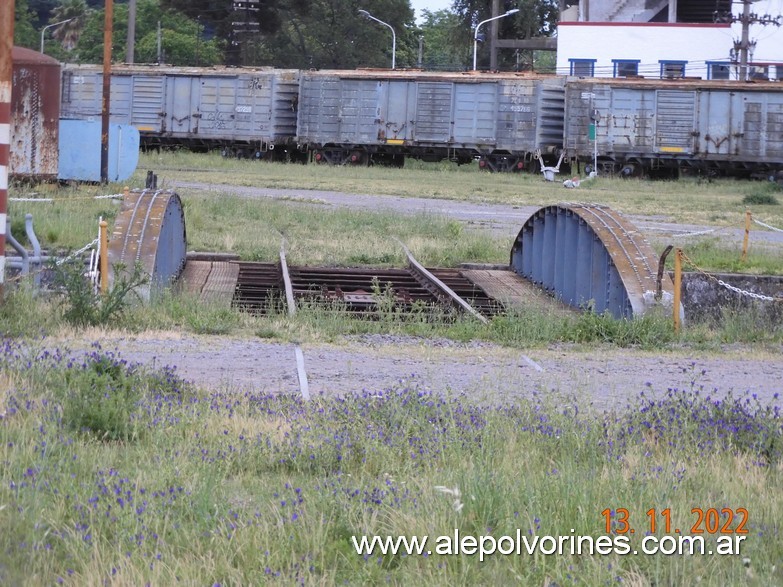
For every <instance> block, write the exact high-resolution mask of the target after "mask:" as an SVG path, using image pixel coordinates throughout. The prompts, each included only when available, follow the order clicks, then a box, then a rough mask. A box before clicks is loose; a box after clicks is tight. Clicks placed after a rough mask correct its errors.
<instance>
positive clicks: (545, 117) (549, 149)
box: [297, 71, 564, 170]
mask: <svg viewBox="0 0 783 587" xmlns="http://www.w3.org/2000/svg"><path fill="white" fill-rule="evenodd" d="M563 99H564V98H563V80H562V78H541V77H525V76H517V75H512V74H489V75H487V74H482V75H480V76H479V75H471V74H461V73H451V74H444V73H441V74H438V73H424V72H417V71H414V72H387V71H384V72H380V71H320V72H307V73H303V74H302V77H301V83H300V89H299V117H298V123H297V141H298V142H299V143H300V144H307V145H309V146H310V148H312V149H313V152H314V158H315V160H316V161H319V162H326V163H332V164H359V165H366V164H368V163H370V162H381V163H389V162H392V164H395V165H397V164H400V163H401V161H402V158H404V157H412V158H417V159H421V160H424V161H440V160H444V159H449V160H453V161H457V162H458V163H467V162H470V161H472V160H473V159H476V158H477V159H480V162H481V164H482V167H484V168H489V169H494V170H512V169H519V168H522V167H524V166H525V164H526V163H528V162H529V161H531V160H532V155H533V154H534V153H535V152H536V150H538V149H541V150H543V151H544V152H546V153H556V152H558V151H559V150H560V149H561V148H562V136H563V109H564V105H563ZM555 157H556V155H555Z"/></svg>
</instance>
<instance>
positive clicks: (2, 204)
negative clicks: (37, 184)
mask: <svg viewBox="0 0 783 587" xmlns="http://www.w3.org/2000/svg"><path fill="white" fill-rule="evenodd" d="M14 5H15V2H14V0H9V1H6V2H0V303H1V302H2V295H3V293H4V288H5V230H6V220H7V212H8V166H9V165H10V163H11V91H12V89H13V80H14V62H13V58H12V56H11V55H12V52H13V49H14V8H15V6H14Z"/></svg>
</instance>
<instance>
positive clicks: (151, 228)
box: [109, 190, 187, 300]
mask: <svg viewBox="0 0 783 587" xmlns="http://www.w3.org/2000/svg"><path fill="white" fill-rule="evenodd" d="M186 253H187V240H186V234H185V214H184V211H183V209H182V202H181V200H180V199H179V196H178V195H177V194H176V193H174V192H171V191H165V190H134V191H132V192H130V193H129V194H128V196H127V197H126V198H125V199H124V200H123V203H122V209H121V210H120V212H119V214H117V218H116V220H115V222H114V230H113V232H112V235H111V239H110V241H109V281H110V284H112V285H113V283H114V280H115V278H116V275H115V273H116V272H117V270H118V269H119V268H122V271H125V272H132V271H133V268H134V266H135V265H136V264H139V265H140V266H141V269H142V271H144V272H145V273H146V274H147V275H149V282H148V284H147V285H146V286H144V287H142V288H140V290H139V295H141V297H142V298H143V299H145V300H149V299H150V295H151V294H154V292H155V291H156V290H158V289H160V288H161V287H165V286H166V285H167V284H169V283H170V282H171V281H173V280H174V279H176V278H177V277H178V276H179V274H180V272H181V271H182V268H183V267H184V266H185V255H186Z"/></svg>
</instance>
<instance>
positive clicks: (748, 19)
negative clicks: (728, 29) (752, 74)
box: [715, 0, 783, 81]
mask: <svg viewBox="0 0 783 587" xmlns="http://www.w3.org/2000/svg"><path fill="white" fill-rule="evenodd" d="M756 1H757V0H742V14H741V15H739V16H734V14H732V13H730V12H729V13H718V12H716V13H715V21H716V22H728V23H735V22H739V23H740V24H742V35H741V37H740V40H739V41H737V40H735V41H734V49H733V50H732V51H731V55H732V60H733V61H734V63H737V59H739V79H740V80H741V81H747V80H748V62H749V61H750V60H749V58H748V53H749V51H750V49H751V48H752V47H755V45H756V42H755V41H751V40H750V25H752V24H760V25H768V24H773V25H775V26H780V25H781V19H782V18H783V17H782V16H781V15H777V16H771V15H769V14H756V13H755V12H751V11H750V5H751V4H753V3H754V2H756Z"/></svg>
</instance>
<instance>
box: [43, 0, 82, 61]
mask: <svg viewBox="0 0 783 587" xmlns="http://www.w3.org/2000/svg"><path fill="white" fill-rule="evenodd" d="M88 13H89V9H88V8H87V3H86V2H85V1H84V0H63V2H62V4H60V5H59V6H57V7H56V8H55V9H54V10H52V15H51V16H50V17H49V20H50V22H52V23H55V22H62V21H68V22H64V23H63V24H61V25H59V26H57V27H54V28H53V29H52V36H53V37H54V38H55V39H57V40H58V41H60V44H61V45H62V47H63V49H65V50H66V51H72V50H73V49H74V47H76V43H77V42H78V41H79V37H80V36H81V34H82V30H83V29H84V24H85V23H86V22H87V14H88Z"/></svg>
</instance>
